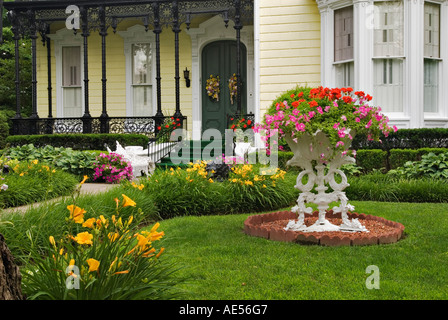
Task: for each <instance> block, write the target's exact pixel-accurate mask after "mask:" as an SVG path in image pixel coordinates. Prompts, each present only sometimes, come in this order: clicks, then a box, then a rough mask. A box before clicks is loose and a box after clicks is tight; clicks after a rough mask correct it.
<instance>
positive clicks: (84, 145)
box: [6, 133, 149, 150]
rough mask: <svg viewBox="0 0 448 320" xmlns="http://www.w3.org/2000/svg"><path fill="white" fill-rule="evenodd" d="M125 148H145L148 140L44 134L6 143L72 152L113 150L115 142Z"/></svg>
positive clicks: (126, 136)
mask: <svg viewBox="0 0 448 320" xmlns="http://www.w3.org/2000/svg"><path fill="white" fill-rule="evenodd" d="M117 141H118V142H119V143H120V144H121V145H122V146H123V147H125V146H143V147H146V146H147V145H148V142H149V138H148V137H147V136H145V135H142V134H109V133H108V134H46V135H18V136H9V137H8V138H7V139H6V143H7V144H9V145H10V146H11V147H16V146H21V145H24V144H33V145H34V146H36V147H44V146H46V145H51V146H54V147H65V148H72V149H74V150H106V145H108V146H109V148H111V149H112V150H115V145H116V142H117Z"/></svg>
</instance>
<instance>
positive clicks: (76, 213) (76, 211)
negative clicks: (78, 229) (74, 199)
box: [67, 204, 87, 223]
mask: <svg viewBox="0 0 448 320" xmlns="http://www.w3.org/2000/svg"><path fill="white" fill-rule="evenodd" d="M67 209H68V211H70V219H73V220H74V221H75V222H76V223H83V222H84V213H86V212H87V211H85V210H84V209H82V208H80V207H78V206H75V205H73V204H71V205H69V206H67Z"/></svg>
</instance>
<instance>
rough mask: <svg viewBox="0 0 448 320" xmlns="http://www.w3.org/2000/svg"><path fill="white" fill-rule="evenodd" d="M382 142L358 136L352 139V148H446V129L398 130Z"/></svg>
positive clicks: (447, 135)
mask: <svg viewBox="0 0 448 320" xmlns="http://www.w3.org/2000/svg"><path fill="white" fill-rule="evenodd" d="M381 140H382V142H375V141H368V140H367V137H366V136H364V135H361V134H358V135H356V136H355V138H354V139H353V143H352V148H353V149H355V150H360V149H381V150H391V149H420V148H448V128H420V129H399V130H398V131H397V132H392V133H390V134H389V136H388V137H382V138H381Z"/></svg>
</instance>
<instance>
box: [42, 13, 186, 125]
mask: <svg viewBox="0 0 448 320" xmlns="http://www.w3.org/2000/svg"><path fill="white" fill-rule="evenodd" d="M133 24H134V22H132V21H131V22H129V21H125V22H124V23H123V24H121V25H120V26H119V28H118V30H126V29H127V28H128V27H130V26H132V25H133ZM52 31H53V32H55V31H56V30H52ZM148 32H152V31H148ZM108 33H109V34H108V36H107V37H106V54H107V57H106V66H107V74H106V78H107V112H108V114H109V116H111V117H114V116H116V117H118V116H125V115H126V73H125V55H124V40H123V38H122V37H121V36H120V35H118V33H117V34H114V33H113V32H112V30H111V29H109V30H108ZM179 41H180V46H179V47H180V59H179V60H180V61H179V68H180V77H181V79H180V97H181V103H180V104H181V112H182V114H183V115H185V116H187V117H188V120H189V122H190V123H189V124H188V128H189V129H191V125H192V123H191V119H192V108H191V106H192V95H191V87H190V88H186V86H185V80H184V78H183V70H184V69H185V68H186V67H187V68H188V69H189V70H191V41H190V37H189V36H188V35H187V34H186V33H185V32H181V33H180V35H179ZM51 49H52V88H53V116H56V62H55V56H54V55H55V53H54V42H53V41H52V42H51ZM88 50H89V61H88V64H89V109H90V114H91V115H92V116H93V117H98V116H99V115H100V114H101V111H102V84H101V77H102V73H101V72H102V70H101V37H100V35H99V34H98V33H95V32H92V33H91V35H90V36H89V38H88ZM160 53H161V77H162V111H163V113H164V114H165V115H171V114H173V113H174V111H175V82H174V75H175V70H174V33H173V32H172V30H171V29H164V30H163V32H162V34H161V41H160ZM81 54H83V53H81ZM153 59H155V50H154V51H153ZM59 72H60V71H59ZM82 72H83V69H82ZM37 80H38V114H39V116H40V117H47V116H48V91H47V87H48V77H47V49H46V47H43V46H38V48H37ZM153 84H154V86H155V85H156V82H155V80H154V82H153ZM154 92H155V91H154ZM154 94H155V93H154ZM83 99H84V95H83Z"/></svg>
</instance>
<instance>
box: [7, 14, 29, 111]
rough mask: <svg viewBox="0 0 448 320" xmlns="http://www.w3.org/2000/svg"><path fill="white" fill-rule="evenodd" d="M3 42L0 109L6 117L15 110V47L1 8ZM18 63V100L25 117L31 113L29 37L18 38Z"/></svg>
mask: <svg viewBox="0 0 448 320" xmlns="http://www.w3.org/2000/svg"><path fill="white" fill-rule="evenodd" d="M2 19H3V30H2V32H3V43H1V44H0V110H3V111H4V112H5V114H6V115H7V116H8V117H11V116H14V114H15V111H16V90H15V57H14V54H15V47H14V35H13V33H12V31H11V25H10V22H9V20H8V18H7V12H6V10H3V17H2ZM19 44H20V47H19V63H20V102H21V108H20V111H21V114H22V116H23V117H27V116H29V115H30V113H31V62H32V59H31V41H30V39H29V38H23V39H20V40H19Z"/></svg>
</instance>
